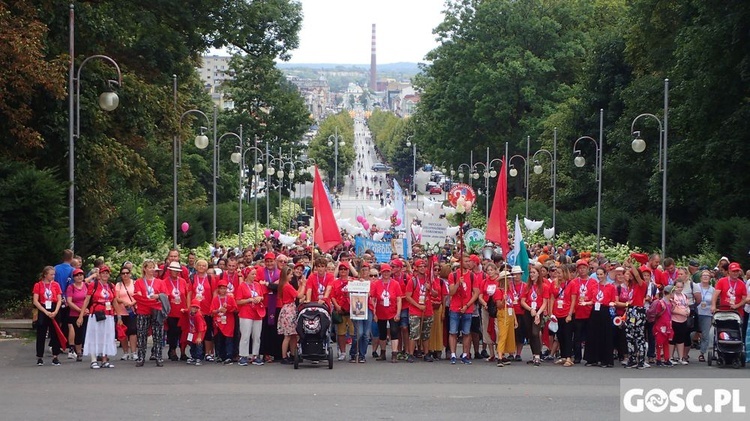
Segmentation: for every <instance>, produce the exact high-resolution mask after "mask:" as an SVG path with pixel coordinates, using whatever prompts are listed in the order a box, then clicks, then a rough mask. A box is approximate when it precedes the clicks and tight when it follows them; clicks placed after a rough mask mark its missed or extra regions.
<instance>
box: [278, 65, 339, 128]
mask: <svg viewBox="0 0 750 421" xmlns="http://www.w3.org/2000/svg"><path fill="white" fill-rule="evenodd" d="M287 80H288V81H290V82H292V83H293V84H294V85H295V86H297V89H299V92H300V95H301V96H302V98H303V99H304V100H305V106H306V107H307V110H308V111H309V112H310V116H311V117H312V118H313V119H314V120H317V121H319V120H321V119H322V118H324V117H325V114H326V110H327V109H328V106H329V104H330V95H331V92H330V88H329V86H328V81H327V80H326V78H325V77H323V76H321V77H319V78H318V79H305V78H300V77H297V76H287Z"/></svg>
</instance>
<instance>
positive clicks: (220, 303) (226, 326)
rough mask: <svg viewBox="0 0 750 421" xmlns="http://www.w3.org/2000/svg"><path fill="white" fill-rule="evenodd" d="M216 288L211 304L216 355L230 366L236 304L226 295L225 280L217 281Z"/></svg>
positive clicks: (232, 297)
mask: <svg viewBox="0 0 750 421" xmlns="http://www.w3.org/2000/svg"><path fill="white" fill-rule="evenodd" d="M217 286H218V289H217V294H216V296H215V297H214V299H213V301H212V302H211V314H212V315H213V319H214V320H213V325H214V339H215V340H214V342H215V345H216V354H217V357H219V358H221V359H222V360H223V362H224V365H232V363H233V361H232V353H233V349H234V313H236V312H237V303H236V302H235V301H234V296H232V295H229V294H228V293H227V281H226V280H224V279H221V280H219V282H218V285H217Z"/></svg>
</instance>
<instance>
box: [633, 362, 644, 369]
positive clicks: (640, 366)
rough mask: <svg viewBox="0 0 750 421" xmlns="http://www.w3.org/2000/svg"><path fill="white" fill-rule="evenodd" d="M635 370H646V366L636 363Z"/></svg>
mask: <svg viewBox="0 0 750 421" xmlns="http://www.w3.org/2000/svg"><path fill="white" fill-rule="evenodd" d="M635 368H637V369H638V370H643V369H644V368H646V366H645V364H644V363H638V365H637V366H636V367H635Z"/></svg>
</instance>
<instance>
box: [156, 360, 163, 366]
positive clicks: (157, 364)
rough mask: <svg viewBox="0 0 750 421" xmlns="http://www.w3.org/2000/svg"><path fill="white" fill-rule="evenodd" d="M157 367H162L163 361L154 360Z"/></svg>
mask: <svg viewBox="0 0 750 421" xmlns="http://www.w3.org/2000/svg"><path fill="white" fill-rule="evenodd" d="M156 366H157V367H164V360H156Z"/></svg>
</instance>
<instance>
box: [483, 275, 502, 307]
mask: <svg viewBox="0 0 750 421" xmlns="http://www.w3.org/2000/svg"><path fill="white" fill-rule="evenodd" d="M498 289H500V286H499V284H498V280H496V279H495V280H493V279H490V278H489V277H488V278H487V279H485V281H484V283H483V284H482V286H481V288H479V295H480V296H481V297H482V299H483V300H484V302H485V303H486V302H489V301H490V297H493V296H494V295H495V292H496V291H497V290H498Z"/></svg>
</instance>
